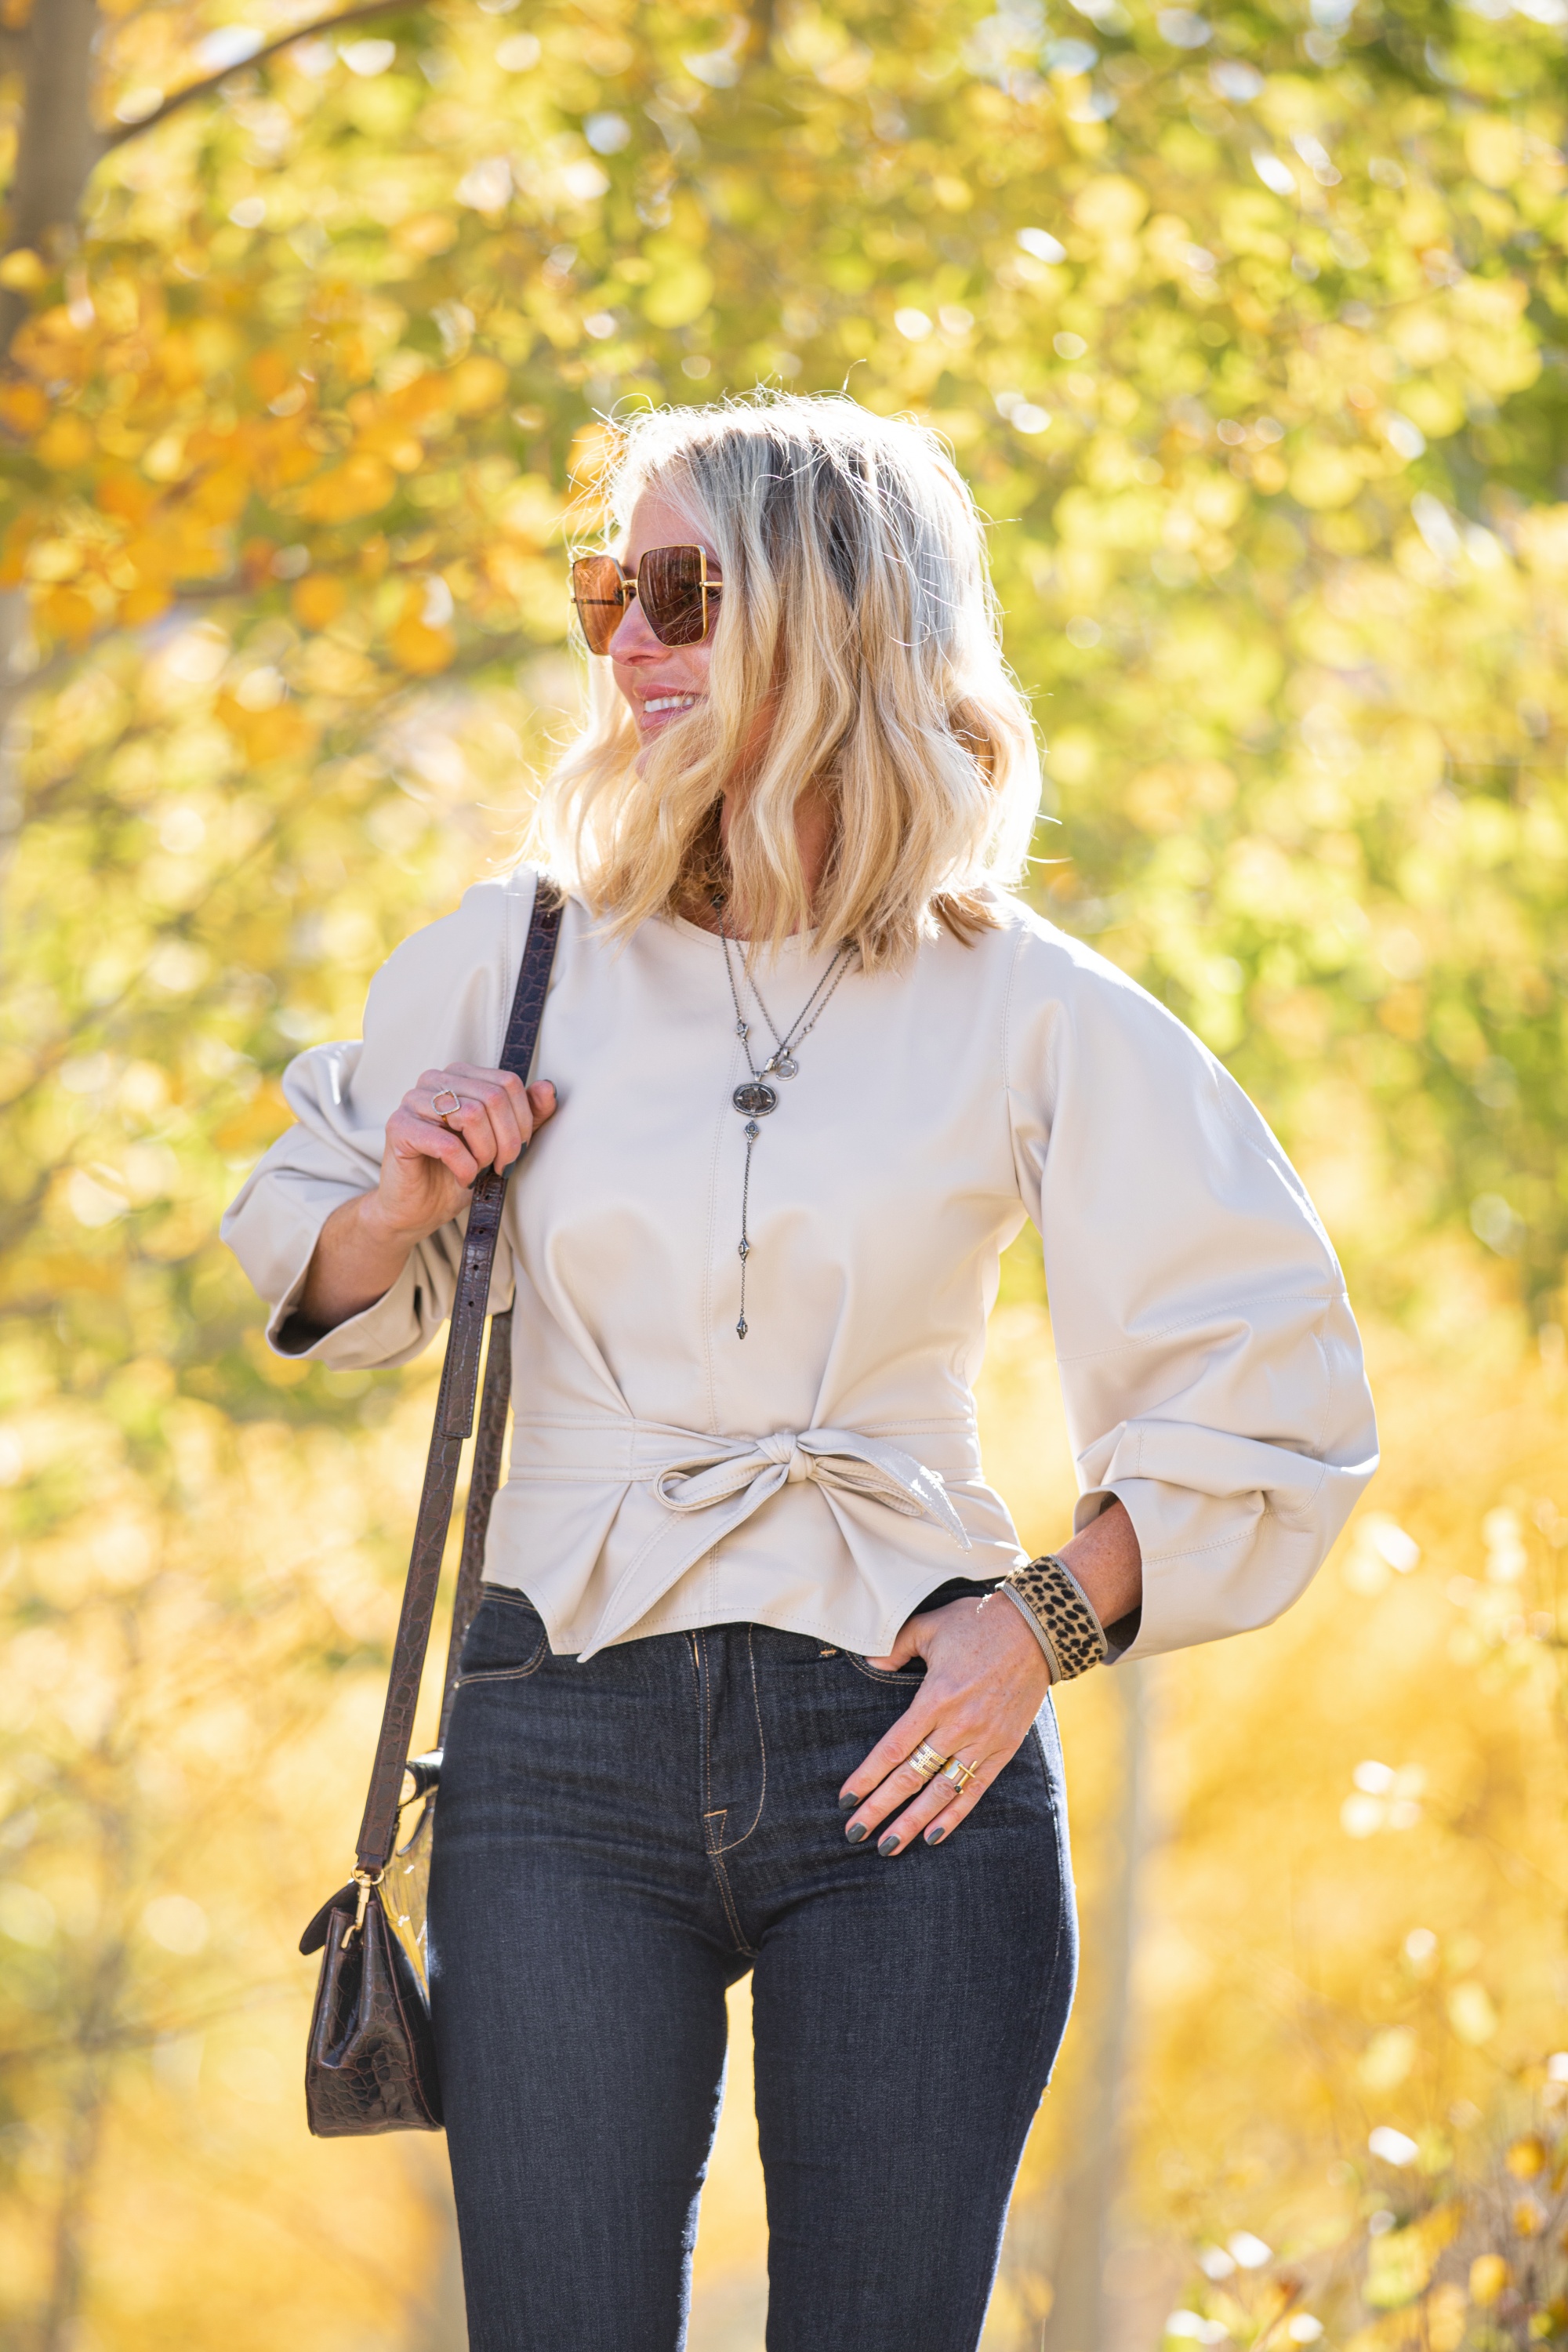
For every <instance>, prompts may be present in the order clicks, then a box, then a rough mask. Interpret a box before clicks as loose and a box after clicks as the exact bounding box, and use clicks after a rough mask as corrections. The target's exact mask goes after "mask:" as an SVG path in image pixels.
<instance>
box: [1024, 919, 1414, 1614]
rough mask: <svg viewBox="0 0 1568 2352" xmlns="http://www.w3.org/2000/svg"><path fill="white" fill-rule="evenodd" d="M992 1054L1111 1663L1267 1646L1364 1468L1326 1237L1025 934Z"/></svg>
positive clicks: (1228, 1096) (1256, 1131) (1145, 1006)
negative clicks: (1120, 1584)
mask: <svg viewBox="0 0 1568 2352" xmlns="http://www.w3.org/2000/svg"><path fill="white" fill-rule="evenodd" d="M1005 1058H1006V1069H1007V1085H1008V1093H1009V1102H1010V1108H1011V1119H1012V1129H1013V1138H1014V1149H1015V1153H1016V1168H1017V1174H1018V1182H1019V1189H1020V1192H1021V1193H1022V1195H1023V1198H1024V1202H1025V1205H1026V1208H1027V1210H1028V1213H1029V1214H1030V1216H1031V1217H1032V1218H1033V1220H1034V1222H1035V1223H1036V1224H1037V1227H1038V1229H1039V1232H1040V1234H1041V1237H1042V1241H1043V1244H1044V1253H1045V1265H1046V1278H1047V1288H1048V1292H1049V1297H1050V1307H1051V1318H1052V1328H1053V1331H1054V1334H1055V1338H1056V1343H1057V1349H1058V1364H1059V1368H1060V1376H1061V1382H1062V1390H1063V1396H1064V1402H1065V1406H1066V1413H1067V1422H1068V1432H1069V1435H1070V1440H1071V1444H1072V1449H1073V1454H1074V1458H1075V1464H1076V1468H1077V1474H1078V1483H1079V1504H1078V1509H1077V1517H1076V1524H1077V1525H1078V1526H1079V1527H1082V1526H1084V1525H1085V1524H1086V1523H1087V1521H1088V1520H1089V1519H1090V1518H1092V1517H1094V1516H1095V1514H1096V1512H1097V1511H1098V1510H1100V1508H1102V1507H1103V1505H1104V1500H1105V1498H1106V1497H1108V1496H1117V1497H1119V1498H1120V1500H1121V1502H1122V1503H1123V1505H1124V1506H1125V1507H1126V1508H1127V1511H1128V1512H1129V1514H1130V1515H1131V1519H1132V1523H1133V1526H1134V1528H1136V1530H1137V1534H1138V1539H1139V1543H1140V1546H1141V1548H1142V1554H1143V1602H1142V1615H1141V1619H1140V1621H1139V1623H1138V1626H1137V1631H1136V1635H1135V1638H1133V1639H1132V1640H1131V1643H1130V1645H1129V1647H1128V1649H1127V1652H1126V1654H1129V1655H1134V1656H1145V1655H1149V1654H1153V1653H1155V1652H1159V1651H1164V1650H1173V1649H1179V1648H1182V1647H1184V1646H1185V1645H1187V1644H1188V1643H1197V1642H1205V1641H1211V1640H1214V1639H1215V1638H1216V1637H1217V1636H1219V1635H1222V1634H1227V1633H1242V1632H1244V1631H1246V1630H1247V1629H1248V1628H1250V1627H1252V1626H1257V1625H1262V1624H1266V1623H1267V1622H1268V1621H1269V1620H1270V1619H1271V1618H1274V1617H1276V1616H1278V1615H1279V1612H1281V1611H1282V1610H1284V1609H1286V1608H1288V1607H1289V1604H1290V1603H1291V1602H1292V1601H1294V1600H1296V1599H1297V1598H1298V1596H1299V1595H1300V1592H1301V1591H1303V1590H1304V1588H1305V1587H1306V1585H1307V1584H1308V1582H1309V1581H1310V1579H1311V1577H1312V1576H1313V1574H1314V1573H1315V1571H1316V1570H1317V1569H1318V1567H1319V1565H1320V1564H1321V1561H1322V1559H1323V1558H1324V1556H1325V1554H1326V1553H1327V1551H1328V1549H1329V1547H1330V1545H1331V1543H1332V1541H1333V1539H1334V1538H1335V1536H1336V1535H1337V1534H1338V1532H1339V1530H1340V1528H1342V1526H1343V1524H1344V1522H1345V1520H1346V1518H1347V1517H1348V1516H1349V1514H1350V1511H1351V1508H1352V1505H1353V1504H1354V1502H1355V1500H1356V1498H1357V1496H1359V1495H1360V1493H1361V1491H1362V1489H1363V1487H1364V1486H1365V1485H1366V1483H1367V1481H1368V1480H1369V1478H1370V1477H1371V1476H1372V1475H1373V1471H1374V1469H1375V1468H1376V1466H1377V1433H1376V1425H1375V1422H1374V1419H1373V1405H1372V1398H1371V1394H1370V1392H1369V1391H1368V1387H1367V1382H1366V1375H1365V1370H1364V1368H1363V1360H1362V1349H1361V1341H1360V1337H1359V1335H1358V1333H1357V1330H1356V1327H1355V1322H1354V1320H1353V1318H1352V1314H1351V1308H1350V1302H1349V1299H1348V1298H1347V1297H1346V1293H1345V1285H1344V1278H1343V1276H1342V1273H1341V1271H1340V1267H1339V1264H1338V1261H1337V1259H1336V1258H1335V1255H1334V1252H1333V1249H1332V1247H1331V1244H1330V1242H1329V1238H1328V1235H1327V1234H1326V1233H1325V1232H1324V1230H1323V1227H1322V1224H1321V1221H1320V1220H1319V1217H1318V1215H1317V1213H1316V1211H1315V1210H1314V1209H1313V1206H1312V1204H1311V1202H1310V1200H1309V1199H1308V1197H1307V1193H1306V1191H1305V1188H1304V1187H1303V1185H1302V1183H1301V1181H1300V1177H1299V1176H1298V1175H1297V1173H1296V1171H1295V1170H1294V1169H1293V1168H1292V1167H1291V1165H1290V1163H1289V1160H1287V1159H1286V1157H1285V1154H1284V1152H1283V1151H1282V1150H1281V1149H1280V1147H1279V1143H1278V1142H1277V1141H1276V1139H1275V1138H1274V1136H1273V1135H1272V1134H1271V1133H1270V1131H1269V1129H1268V1126H1267V1125H1266V1123H1265V1121H1264V1120H1263V1118H1261V1117H1260V1116H1259V1114H1258V1111H1257V1110H1256V1109H1255V1108H1253V1106H1252V1104H1251V1103H1250V1102H1249V1101H1248V1099H1247V1097H1246V1095H1245V1094H1243V1092H1242V1090H1241V1088H1240V1087H1238V1086H1237V1084H1236V1082H1235V1080H1234V1079H1233V1078H1232V1077H1231V1076H1230V1075H1229V1073H1228V1072H1227V1071H1226V1069H1225V1068H1224V1067H1223V1066H1221V1064H1220V1063H1219V1062H1217V1061H1216V1060H1215V1057H1214V1055H1212V1054H1211V1053H1209V1052H1208V1050H1207V1049H1206V1047H1205V1046H1204V1045H1202V1044H1201V1043H1200V1042H1199V1040H1198V1039H1197V1038H1196V1037H1194V1035H1193V1034H1192V1033H1191V1031H1189V1030H1188V1029H1186V1028H1184V1026H1183V1024H1181V1023H1180V1022H1179V1021H1177V1020H1176V1019H1175V1018H1174V1017H1173V1015H1172V1014H1171V1013H1167V1012H1166V1011H1165V1010H1164V1008H1163V1006H1161V1005H1160V1004H1158V1003H1156V1002H1155V1001H1154V999H1153V998H1152V997H1151V996H1149V995H1148V994H1147V993H1146V992H1144V991H1143V990H1142V989H1141V988H1139V987H1138V986H1137V985H1136V984H1135V983H1134V982H1131V981H1130V980H1129V979H1128V978H1127V977H1126V975H1125V974H1124V973H1122V972H1120V971H1117V970H1116V969H1115V967H1114V966H1113V965H1111V964H1110V963H1108V962H1106V961H1104V960H1103V959H1102V958H1101V957H1100V956H1097V955H1095V954H1094V953H1093V952H1092V951H1091V950H1089V949H1086V948H1083V947H1081V946H1080V945H1079V943H1078V942H1076V941H1073V940H1068V939H1066V938H1064V937H1063V936H1062V935H1061V934H1060V933H1057V932H1053V931H1051V930H1050V929H1048V927H1047V926H1045V925H1043V924H1042V925H1037V926H1034V927H1031V929H1030V930H1029V931H1028V932H1026V934H1025V936H1024V937H1023V938H1022V939H1021V940H1020V943H1019V952H1018V957H1017V961H1016V965H1015V969H1014V974H1013V982H1012V988H1011V992H1010V997H1009V1008H1008V1021H1007V1036H1006V1043H1005ZM1130 1630H1131V1629H1130Z"/></svg>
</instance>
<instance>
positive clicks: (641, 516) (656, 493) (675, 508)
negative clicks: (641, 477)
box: [621, 482, 719, 572]
mask: <svg viewBox="0 0 1568 2352" xmlns="http://www.w3.org/2000/svg"><path fill="white" fill-rule="evenodd" d="M650 547H703V548H706V549H707V551H708V553H709V555H710V558H711V559H712V561H713V562H715V563H717V562H718V560H719V551H718V549H717V548H716V547H715V546H714V544H713V539H712V534H711V532H710V530H709V529H708V526H707V524H706V523H705V522H704V521H703V520H702V518H701V517H700V515H699V514H698V513H696V512H695V511H694V509H693V506H692V503H691V501H690V500H689V499H679V498H677V497H676V496H675V495H674V493H673V492H672V491H671V490H670V489H668V488H667V487H666V486H665V485H664V484H662V483H658V482H650V483H649V484H648V487H647V489H646V490H644V492H643V494H642V496H641V497H640V498H639V499H638V500H637V504H636V506H635V507H633V509H632V516H631V522H630V524H629V525H628V527H627V530H626V552H625V554H624V555H623V556H622V558H621V561H622V562H623V563H624V564H625V565H626V569H627V571H628V572H630V571H635V570H636V568H637V558H638V557H639V556H640V555H642V554H644V553H645V552H646V551H647V549H648V548H650Z"/></svg>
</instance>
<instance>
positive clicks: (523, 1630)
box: [458, 1584, 550, 1685]
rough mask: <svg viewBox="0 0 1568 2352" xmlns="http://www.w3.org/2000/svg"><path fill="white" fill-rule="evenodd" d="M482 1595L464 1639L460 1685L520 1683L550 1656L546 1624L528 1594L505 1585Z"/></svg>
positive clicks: (489, 1588)
mask: <svg viewBox="0 0 1568 2352" xmlns="http://www.w3.org/2000/svg"><path fill="white" fill-rule="evenodd" d="M482 1591H483V1596H484V1597H483V1599H482V1600H481V1601H480V1602H479V1608H478V1609H477V1610H476V1611H475V1612H474V1621H473V1623H472V1624H471V1625H470V1626H469V1627H468V1632H467V1633H465V1634H464V1636H463V1652H462V1656H461V1658H460V1660H459V1661H458V1684H459V1685H463V1684H466V1683H502V1682H517V1681H520V1680H521V1677H522V1676H523V1675H531V1674H532V1673H533V1672H534V1671H535V1669H536V1668H537V1667H538V1666H539V1665H541V1664H542V1662H543V1660H544V1659H545V1657H546V1656H547V1655H548V1654H549V1650H550V1637H549V1635H548V1634H547V1633H546V1632H545V1630H544V1620H543V1618H542V1617H541V1615H540V1613H539V1612H538V1610H537V1609H536V1608H535V1607H534V1605H533V1603H532V1601H531V1600H530V1599H529V1597H528V1595H527V1593H526V1592H514V1591H511V1590H510V1587H509V1586H507V1585H502V1584H487V1585H485V1586H484V1587H483V1588H482Z"/></svg>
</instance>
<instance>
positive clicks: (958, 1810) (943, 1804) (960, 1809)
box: [878, 1739, 1007, 1858]
mask: <svg viewBox="0 0 1568 2352" xmlns="http://www.w3.org/2000/svg"><path fill="white" fill-rule="evenodd" d="M941 1745H942V1743H941V1742H940V1741H939V1740H934V1739H933V1740H932V1742H931V1746H932V1747H933V1748H940V1747H941ZM952 1752H953V1754H954V1756H955V1757H956V1758H957V1759H958V1760H959V1762H960V1763H963V1764H968V1765H971V1766H973V1768H974V1772H973V1779H972V1780H968V1781H966V1783H965V1784H964V1787H963V1790H962V1791H961V1790H959V1789H958V1788H957V1785H956V1783H955V1782H953V1781H952V1780H947V1779H945V1778H944V1777H943V1775H942V1773H940V1772H939V1773H938V1774H937V1776H936V1778H935V1779H934V1780H928V1781H927V1782H926V1785H925V1787H924V1788H923V1789H922V1790H921V1793H920V1795H919V1796H918V1797H917V1798H916V1799H915V1801H914V1803H913V1804H912V1805H906V1806H905V1808H904V1810H903V1811H902V1812H901V1813H900V1815H899V1817H898V1820H897V1821H896V1822H893V1823H892V1825H891V1826H890V1828H889V1829H888V1830H886V1831H885V1832H883V1834H882V1836H881V1837H880V1838H879V1841H878V1851H879V1853H884V1854H886V1855H888V1856H889V1858H891V1856H892V1855H893V1854H895V1853H903V1851H904V1849H905V1848H906V1847H907V1846H911V1845H913V1843H914V1842H915V1840H916V1839H917V1838H918V1837H921V1836H922V1835H923V1837H924V1839H925V1842H926V1843H927V1845H940V1844H941V1843H942V1840H943V1839H944V1838H946V1837H951V1836H952V1832H953V1831H954V1830H955V1829H956V1828H957V1827H958V1825H959V1823H960V1822H962V1821H964V1820H965V1819H966V1818H967V1817H968V1815H969V1814H971V1813H972V1812H973V1811H974V1808H975V1806H976V1805H977V1804H978V1803H979V1802H980V1800H981V1798H982V1797H983V1796H984V1794H985V1791H986V1790H987V1789H989V1788H990V1786H991V1784H992V1782H993V1781H994V1780H995V1778H996V1775H997V1774H998V1773H999V1772H1000V1771H1001V1769H1002V1768H1003V1766H1004V1765H1005V1763H1006V1761H1007V1759H1006V1757H1005V1756H999V1755H992V1756H980V1755H977V1754H976V1753H975V1751H974V1750H973V1748H963V1747H962V1746H960V1747H958V1748H954V1749H953V1751H952Z"/></svg>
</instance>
